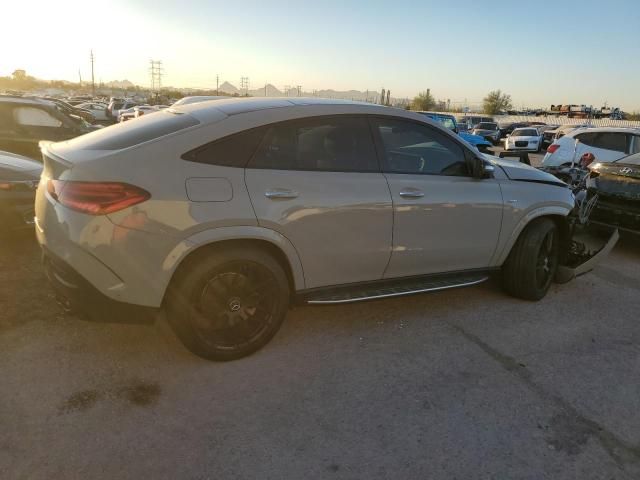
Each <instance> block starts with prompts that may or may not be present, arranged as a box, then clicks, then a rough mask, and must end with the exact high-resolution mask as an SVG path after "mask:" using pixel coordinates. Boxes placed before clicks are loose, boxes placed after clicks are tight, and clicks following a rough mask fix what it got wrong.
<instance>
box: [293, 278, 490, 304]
mask: <svg viewBox="0 0 640 480" xmlns="http://www.w3.org/2000/svg"><path fill="white" fill-rule="evenodd" d="M488 279H489V277H488V276H486V277H482V278H480V279H478V280H473V281H471V282H464V283H456V284H451V285H444V286H440V287H427V288H419V289H416V290H407V291H405V292H394V293H385V294H381V295H370V296H366V297H357V298H345V299H337V300H307V301H306V302H305V303H307V304H309V305H332V304H333V305H336V304H341V303H355V302H364V301H367V300H377V299H381V298H391V297H401V296H405V295H414V294H416V293H426V292H436V291H438V290H448V289H450V288H461V287H471V286H473V285H477V284H479V283H482V282H486V281H487V280H488Z"/></svg>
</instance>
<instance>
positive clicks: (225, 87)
mask: <svg viewBox="0 0 640 480" xmlns="http://www.w3.org/2000/svg"><path fill="white" fill-rule="evenodd" d="M218 90H220V91H221V92H224V93H228V94H229V95H233V94H234V93H238V94H239V93H240V90H239V89H238V88H237V87H236V86H235V85H232V84H230V83H229V82H224V83H223V84H222V85H220V87H219V88H218Z"/></svg>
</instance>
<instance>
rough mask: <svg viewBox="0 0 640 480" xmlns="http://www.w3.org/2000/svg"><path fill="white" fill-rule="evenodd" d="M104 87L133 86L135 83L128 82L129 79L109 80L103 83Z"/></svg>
mask: <svg viewBox="0 0 640 480" xmlns="http://www.w3.org/2000/svg"><path fill="white" fill-rule="evenodd" d="M104 86H105V87H109V88H124V89H127V88H134V87H135V84H133V83H132V82H130V81H129V80H112V81H111V82H107V83H105V84H104Z"/></svg>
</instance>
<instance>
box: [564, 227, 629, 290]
mask: <svg viewBox="0 0 640 480" xmlns="http://www.w3.org/2000/svg"><path fill="white" fill-rule="evenodd" d="M619 238H620V234H619V233H618V230H617V229H614V230H613V231H612V233H611V234H610V236H609V237H608V240H606V242H604V243H603V239H602V235H601V234H596V233H595V232H593V231H589V230H588V229H587V230H582V231H580V232H579V234H578V235H574V237H573V238H572V239H571V244H570V251H569V252H568V254H567V256H566V259H565V262H563V264H561V265H559V266H558V271H557V272H556V276H555V281H556V283H567V282H569V281H571V280H573V279H574V278H576V277H579V276H580V275H584V274H585V273H588V272H590V271H591V270H593V269H594V268H595V267H596V265H598V264H599V263H600V262H601V261H602V260H603V259H604V258H606V256H607V255H609V253H610V252H611V250H613V247H615V245H616V243H617V242H618V239H619ZM580 246H582V248H581V247H580Z"/></svg>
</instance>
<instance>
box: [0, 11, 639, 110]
mask: <svg viewBox="0 0 640 480" xmlns="http://www.w3.org/2000/svg"><path fill="white" fill-rule="evenodd" d="M8 1H9V3H8V4H5V2H3V6H2V16H3V20H4V21H3V27H2V29H0V45H2V47H0V75H10V74H11V72H13V71H14V70H15V69H17V68H23V69H25V70H27V73H28V74H30V75H33V76H36V77H39V78H44V79H66V80H73V81H77V79H78V70H80V71H81V73H82V76H83V79H88V78H90V66H89V51H90V49H93V51H94V53H95V55H96V65H95V67H96V80H98V81H99V80H104V81H109V80H123V79H128V80H130V81H132V82H134V83H137V84H140V85H148V84H149V73H148V70H149V59H151V58H154V59H159V60H162V62H163V66H164V68H165V74H166V75H165V77H164V79H163V84H164V85H172V86H178V87H194V88H211V87H213V88H215V77H216V74H219V75H220V78H221V81H223V80H227V81H229V82H231V83H233V84H235V85H237V86H239V84H240V77H241V76H247V77H249V79H250V87H251V88H257V87H260V86H263V85H264V84H265V83H266V82H268V83H271V84H273V85H275V86H276V87H278V88H280V89H281V90H282V88H283V86H284V85H302V87H303V89H304V90H306V91H311V90H313V89H328V88H332V89H336V90H348V89H357V90H362V91H364V90H367V89H369V90H376V91H378V90H380V89H381V88H382V87H385V88H390V89H391V91H392V95H393V96H394V97H412V96H413V95H415V94H416V93H417V92H418V91H420V90H424V89H426V88H431V91H432V93H433V94H434V95H435V97H436V98H438V99H451V100H452V102H463V101H464V100H465V99H466V100H467V101H468V102H469V103H473V102H479V101H480V100H481V99H482V97H483V96H484V95H485V94H486V93H487V92H488V91H489V90H492V89H497V88H500V89H502V90H503V91H506V92H508V93H510V94H511V95H512V97H513V100H514V103H515V106H516V107H520V106H523V105H524V106H546V105H550V104H552V103H578V104H580V103H586V104H593V105H594V106H598V107H599V106H601V105H602V103H603V102H605V101H607V102H608V103H609V105H614V106H621V107H623V108H624V109H625V110H628V111H634V110H640V88H639V85H640V33H639V29H640V27H639V26H640V3H639V2H637V1H630V0H629V1H622V0H609V1H607V2H604V1H595V0H583V1H573V0H567V1H564V0H563V1H559V0H556V1H548V0H537V1H532V2H522V1H513V0H512V1H498V0H494V1H488V2H482V1H478V0H474V1H466V0H461V1H456V2H450V1H438V2H435V1H428V0H421V1H407V0H397V1H395V2H388V1H386V2H383V1H377V0H371V1H349V0H343V1H333V0H329V1H315V2H306V1H299V2H282V1H279V0H274V1H251V0H245V1H243V2H231V1H225V2H218V1H204V0H183V1H180V2H177V1H171V2H170V1H163V0H155V1H151V0H130V1H120V0H112V1H109V0H106V1H97V2H96V1H93V2H92V1H75V0H60V1H30V0H26V1H16V0H8Z"/></svg>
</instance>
